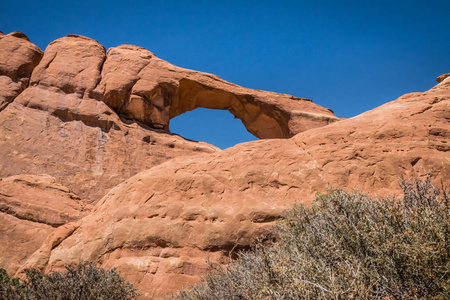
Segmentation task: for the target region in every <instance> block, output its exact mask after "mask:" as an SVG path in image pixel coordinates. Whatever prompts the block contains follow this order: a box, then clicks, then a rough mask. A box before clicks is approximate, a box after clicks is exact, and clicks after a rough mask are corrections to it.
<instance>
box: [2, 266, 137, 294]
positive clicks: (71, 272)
mask: <svg viewBox="0 0 450 300" xmlns="http://www.w3.org/2000/svg"><path fill="white" fill-rule="evenodd" d="M25 273H26V279H25V280H23V281H20V280H19V279H18V278H13V279H10V278H9V277H8V274H7V273H6V271H5V270H4V269H0V299H1V300H6V299H7V300H16V299H17V300H19V299H20V300H22V299H26V300H92V299H96V300H100V299H102V300H103V299H104V300H106V299H108V300H110V299H114V300H128V299H135V298H136V297H137V296H138V292H137V290H136V289H134V288H133V285H132V284H131V283H129V282H127V281H125V280H124V279H123V278H122V276H120V275H119V274H118V273H117V271H116V270H115V269H111V270H106V269H102V268H99V267H97V266H95V265H94V264H92V263H89V262H81V263H80V264H78V265H77V266H76V267H75V268H72V267H69V266H66V271H65V272H53V273H50V274H47V275H42V274H41V273H40V272H39V271H38V270H37V269H28V270H26V271H25Z"/></svg>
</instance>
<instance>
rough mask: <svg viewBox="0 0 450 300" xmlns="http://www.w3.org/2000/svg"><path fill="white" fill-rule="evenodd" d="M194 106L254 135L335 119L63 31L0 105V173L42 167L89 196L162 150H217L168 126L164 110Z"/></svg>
mask: <svg viewBox="0 0 450 300" xmlns="http://www.w3.org/2000/svg"><path fill="white" fill-rule="evenodd" d="M16 35H17V34H16ZM7 37H8V36H5V37H3V38H2V39H1V40H0V41H3V40H5V39H6V38H7ZM15 39H17V40H20V39H18V38H15ZM26 42H27V43H29V42H28V41H26ZM29 44H31V43H29ZM27 45H28V44H27ZM31 45H32V44H31ZM0 46H1V44H0ZM28 46H29V45H28ZM29 47H31V46H29ZM33 47H34V48H37V47H35V46H34V45H33ZM33 47H31V48H33ZM34 48H33V49H34ZM8 51H10V49H9V48H7V47H6V48H5V50H2V52H1V53H8ZM0 58H1V57H0ZM21 58H22V62H21V64H19V63H17V64H15V65H12V66H11V67H10V68H9V69H11V70H13V69H14V66H15V67H17V68H19V67H20V66H22V65H24V64H25V62H27V61H28V60H27V59H26V58H27V57H25V58H23V57H21ZM3 60H6V57H3ZM27 66H28V65H27ZM33 66H35V65H33ZM31 67H32V66H30V68H31ZM9 69H8V70H9ZM27 70H28V69H27ZM30 72H31V71H30ZM10 73H11V74H12V73H13V72H12V71H11V72H10ZM28 73H29V72H28ZM28 73H27V74H28ZM8 74H9V73H8ZM0 95H1V94H0ZM13 98H14V97H13ZM13 98H11V99H10V100H9V101H12V99H13ZM8 99H9V98H8ZM197 107H209V108H220V109H229V110H230V111H231V112H232V113H233V114H235V115H236V116H238V117H240V118H241V119H242V120H243V122H244V124H245V125H246V126H247V128H248V129H249V130H250V131H251V132H253V133H254V134H255V135H257V136H259V137H262V138H265V137H289V136H292V135H293V134H294V133H297V132H300V131H302V130H306V129H309V128H312V127H317V126H323V125H326V124H328V123H329V122H333V121H336V120H337V118H336V117H335V116H334V115H333V114H332V113H331V112H330V111H329V110H327V109H325V108H323V107H320V106H318V105H316V104H313V103H312V102H311V101H309V100H302V99H298V98H295V97H292V96H288V95H280V94H275V93H269V92H262V91H254V90H250V89H245V88H242V87H239V86H236V85H233V84H231V83H228V82H225V81H223V80H221V79H220V78H218V77H216V76H213V75H209V74H205V73H200V72H195V71H190V70H186V69H182V68H178V67H175V66H173V65H171V64H169V63H167V62H165V61H163V60H160V59H158V58H157V57H155V56H154V55H153V54H152V53H150V52H149V51H147V50H145V49H143V48H140V47H136V46H128V45H124V46H119V47H117V48H112V49H109V51H108V54H107V55H106V54H105V49H104V48H103V46H101V45H100V44H99V43H98V42H97V41H94V40H92V39H89V38H86V37H82V36H77V35H69V36H67V37H63V38H60V39H58V40H56V41H54V42H52V43H50V44H49V45H48V47H47V49H46V50H45V53H44V56H43V57H42V60H41V62H40V63H39V65H37V66H36V67H35V69H34V71H33V73H32V76H31V80H30V86H29V87H28V88H27V89H25V90H24V91H23V92H22V93H21V94H20V95H19V96H17V97H16V98H15V99H14V102H13V103H11V104H10V105H9V106H8V107H7V108H6V109H4V110H3V111H2V112H1V117H0V176H11V175H15V174H22V173H29V174H42V173H45V174H50V175H52V176H54V177H56V178H58V179H59V180H61V182H62V183H63V184H64V185H66V186H68V187H70V188H71V189H73V190H74V191H75V192H76V193H77V194H78V195H79V196H80V197H82V198H83V199H87V200H89V201H90V202H96V201H98V200H99V199H100V198H101V197H102V196H103V195H104V194H105V193H106V191H107V190H108V189H109V188H111V187H113V186H114V185H117V184H119V183H120V182H122V181H123V180H125V179H126V178H129V177H130V176H132V175H134V174H136V173H138V172H139V171H142V170H145V169H148V168H150V167H153V166H155V165H157V164H160V163H162V162H164V161H166V160H167V159H170V158H172V157H178V156H191V155H195V154H198V153H204V152H207V153H209V152H214V151H217V150H218V149H217V148H216V147H214V146H211V145H207V144H204V143H203V144H202V143H194V142H190V141H187V140H185V139H183V138H181V137H179V136H177V135H171V134H170V133H169V132H168V127H169V119H170V118H173V117H174V116H177V115H179V114H181V113H183V112H186V111H187V110H192V109H195V108H197ZM24 137H25V138H24Z"/></svg>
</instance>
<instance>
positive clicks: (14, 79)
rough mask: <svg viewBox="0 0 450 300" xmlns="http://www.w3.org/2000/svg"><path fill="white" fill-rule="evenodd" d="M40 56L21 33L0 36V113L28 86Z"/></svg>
mask: <svg viewBox="0 0 450 300" xmlns="http://www.w3.org/2000/svg"><path fill="white" fill-rule="evenodd" d="M42 54H43V53H42V51H41V50H40V49H39V48H38V47H37V46H36V45H34V44H32V43H31V42H30V40H29V39H28V37H27V36H26V35H25V34H23V33H21V32H18V31H15V32H11V33H10V34H7V35H4V34H3V33H2V34H0V111H2V110H3V109H4V108H5V107H6V105H8V103H10V102H11V101H12V100H13V99H14V98H15V97H16V96H17V95H19V94H20V93H21V92H22V91H23V90H24V89H25V87H27V86H28V83H29V80H30V76H31V72H32V71H33V69H34V67H36V66H37V64H38V63H39V61H40V60H41V58H42Z"/></svg>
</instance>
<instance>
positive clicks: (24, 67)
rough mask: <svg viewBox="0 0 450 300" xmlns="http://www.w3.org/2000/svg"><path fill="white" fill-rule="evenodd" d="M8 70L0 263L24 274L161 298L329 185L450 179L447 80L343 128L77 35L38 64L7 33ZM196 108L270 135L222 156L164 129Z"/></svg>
mask: <svg viewBox="0 0 450 300" xmlns="http://www.w3.org/2000/svg"><path fill="white" fill-rule="evenodd" d="M13 54H14V55H13ZM16 54H17V55H16ZM9 57H15V58H14V59H11V61H9ZM0 72H1V73H0V101H2V102H0V103H2V104H0V105H2V106H1V108H0V177H7V176H12V175H15V176H13V177H9V178H3V179H2V180H1V181H0V218H3V219H2V221H1V222H0V224H1V225H0V238H1V239H2V241H6V242H4V243H2V245H1V246H0V247H2V248H1V249H0V250H1V253H5V254H2V256H1V257H0V267H3V268H7V269H8V271H9V272H10V273H11V272H12V273H13V272H15V271H16V270H17V275H20V274H21V272H22V271H23V270H24V268H26V267H38V268H40V269H42V270H44V271H46V272H48V271H51V270H56V269H59V268H61V267H62V266H63V265H64V264H66V263H67V264H72V263H78V262H79V261H80V259H83V260H87V261H93V262H96V263H99V264H100V265H102V266H108V267H116V268H117V269H118V270H119V272H120V273H121V274H123V275H124V276H125V277H126V279H127V280H130V281H132V282H133V283H134V284H135V285H136V286H137V288H138V289H140V291H141V292H142V294H143V296H142V298H144V299H161V298H162V297H164V296H165V295H167V294H168V293H171V292H175V291H176V290H177V289H179V288H180V287H182V286H187V285H189V284H192V283H195V282H197V281H198V280H199V278H200V277H199V276H201V275H204V274H206V273H207V272H209V270H210V268H209V267H208V264H207V262H206V261H207V260H208V259H209V260H210V261H211V262H212V263H214V264H222V263H226V262H227V261H228V260H229V258H230V256H233V255H234V253H236V251H238V250H241V249H247V248H248V247H249V246H250V245H251V244H252V243H253V242H254V240H255V239H256V238H261V237H265V238H270V231H269V229H270V228H271V226H272V225H273V224H274V221H275V220H276V219H278V218H279V217H280V216H281V215H282V214H283V212H284V211H285V210H287V209H289V208H290V207H291V206H292V204H293V203H295V202H297V201H301V202H302V203H305V204H309V203H310V202H311V201H312V200H313V198H314V194H315V193H316V192H322V191H325V190H326V189H327V188H329V187H330V186H332V187H340V188H348V189H358V190H362V191H366V192H369V193H372V194H373V195H377V196H385V195H392V194H394V193H398V192H399V186H398V183H397V181H396V180H397V179H398V178H400V177H401V176H405V177H408V176H412V175H413V174H417V173H421V172H423V170H430V169H431V168H432V169H433V170H434V174H435V176H436V180H438V181H440V180H441V181H443V183H444V184H446V185H447V186H448V185H449V184H450V144H449V142H450V81H449V80H448V78H447V79H445V76H444V77H443V78H441V77H442V76H440V78H441V79H442V80H441V79H439V80H438V81H440V84H438V85H437V86H436V87H434V88H432V89H431V90H429V91H427V92H424V93H412V94H408V95H405V96H402V97H400V98H399V99H397V100H395V101H392V102H390V103H387V104H385V105H383V106H381V107H379V108H377V109H374V110H372V111H369V112H366V113H364V114H361V115H359V116H356V117H354V118H351V119H347V120H339V119H338V118H337V117H335V116H334V115H333V113H332V112H331V111H330V110H328V109H325V108H323V107H320V106H318V105H316V104H314V103H312V102H311V101H310V100H307V99H301V98H295V97H292V96H289V95H282V94H275V93H270V92H264V91H254V90H250V89H246V88H243V87H239V86H237V85H234V84H231V83H228V82H226V81H224V80H222V79H220V78H218V77H216V76H214V75H210V74H205V73H200V72H195V71H190V70H186V69H182V68H178V67H176V66H173V65H171V64H169V63H168V62H165V61H163V60H161V59H159V58H157V57H156V56H155V55H154V54H152V53H151V52H149V51H147V50H145V49H143V48H140V47H137V46H130V45H122V46H119V47H117V48H111V49H109V50H108V51H107V52H106V53H105V49H104V48H103V47H102V46H101V45H100V44H99V43H98V42H96V41H94V40H92V39H89V38H85V37H82V36H76V35H70V36H67V37H64V38H61V39H58V40H56V41H54V42H52V43H51V44H50V45H49V46H48V47H47V49H46V50H45V53H44V55H43V56H42V52H41V51H40V50H39V49H38V48H37V47H36V46H34V45H33V44H31V43H30V42H29V41H28V39H26V38H25V37H24V35H23V34H21V33H17V32H16V33H12V34H9V35H2V34H0ZM2 82H3V83H2ZM2 84H3V85H2ZM198 107H205V108H213V109H226V110H229V111H230V112H231V113H232V114H234V115H235V116H236V117H238V118H240V119H241V120H242V122H243V123H244V125H245V126H246V128H247V129H248V130H249V131H250V132H251V133H253V134H254V135H255V136H257V137H259V138H262V139H263V140H260V141H255V142H249V143H244V144H240V145H238V146H235V147H232V148H229V149H227V150H224V151H220V150H219V149H217V148H216V147H214V146H212V145H208V144H205V143H197V142H193V141H188V140H185V139H183V138H182V137H180V136H178V135H174V134H171V133H170V131H169V127H170V126H169V125H170V124H169V123H170V119H172V118H173V117H175V116H177V115H179V114H182V113H184V112H186V111H189V110H192V109H195V108H198ZM19 174H28V175H19ZM38 174H49V175H51V176H52V177H51V176H49V175H39V176H38ZM58 181H60V182H61V183H62V184H63V185H64V186H67V188H65V187H64V186H63V185H61V184H59V183H58ZM110 188H112V189H111V190H110ZM108 190H109V192H108V193H107V194H106V195H105V193H106V192H107V191H108ZM72 191H73V192H72ZM100 199H101V200H100ZM89 203H92V204H95V203H96V205H95V207H94V208H93V209H92V210H90V206H89ZM88 211H90V212H89V213H88ZM17 245H19V246H17ZM17 247H18V248H19V251H12V250H11V249H17ZM33 252H34V253H33ZM25 260H26V262H25V263H23V262H24V261H25ZM19 266H20V268H19Z"/></svg>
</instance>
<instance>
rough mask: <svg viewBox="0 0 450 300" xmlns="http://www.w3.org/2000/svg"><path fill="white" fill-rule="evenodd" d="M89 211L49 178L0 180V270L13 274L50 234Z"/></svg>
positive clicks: (82, 203)
mask: <svg viewBox="0 0 450 300" xmlns="http://www.w3.org/2000/svg"><path fill="white" fill-rule="evenodd" d="M91 209H92V206H91V205H88V204H86V203H85V202H84V201H82V200H80V198H79V197H78V196H77V195H76V194H74V193H73V192H72V191H70V190H69V189H68V188H66V187H64V186H62V185H61V184H59V183H58V182H57V181H56V180H55V178H53V177H50V176H45V175H42V176H32V175H18V176H13V177H8V178H3V179H0V240H1V241H2V242H1V243H0V253H1V255H0V267H2V268H5V269H6V270H8V271H9V272H10V273H12V274H14V272H15V271H16V270H17V269H18V268H19V266H20V265H22V264H23V263H24V262H25V260H26V259H27V258H28V256H30V255H31V254H32V253H33V252H34V251H36V250H38V249H39V247H40V246H41V244H42V243H43V242H44V240H45V239H46V238H47V236H48V235H49V234H50V233H51V232H53V231H54V230H55V229H56V228H57V227H59V226H61V225H64V224H66V223H69V222H73V221H77V220H78V219H80V218H81V217H83V216H85V215H86V214H87V213H88V212H89V211H90V210H91Z"/></svg>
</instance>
